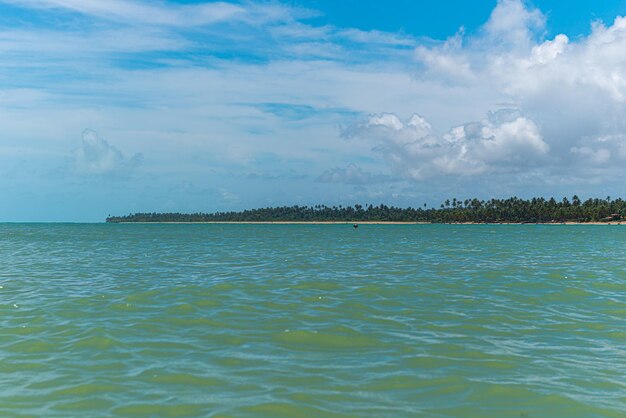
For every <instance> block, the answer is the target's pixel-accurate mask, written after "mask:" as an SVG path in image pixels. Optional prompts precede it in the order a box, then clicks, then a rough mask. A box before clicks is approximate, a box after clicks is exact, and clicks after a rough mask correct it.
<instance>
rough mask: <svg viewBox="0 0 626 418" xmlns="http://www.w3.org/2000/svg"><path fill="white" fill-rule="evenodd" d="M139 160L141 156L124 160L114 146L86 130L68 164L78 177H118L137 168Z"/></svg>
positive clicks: (137, 155) (136, 155)
mask: <svg viewBox="0 0 626 418" xmlns="http://www.w3.org/2000/svg"><path fill="white" fill-rule="evenodd" d="M141 158H142V156H141V154H135V155H134V156H133V157H132V158H126V157H125V156H124V155H123V154H122V152H121V151H120V150H118V149H117V148H116V147H115V146H113V145H111V144H109V143H108V142H107V141H105V140H104V139H102V138H100V137H99V136H98V134H97V133H96V132H94V131H92V130H89V129H87V130H85V131H84V132H83V140H82V144H81V146H80V147H79V148H76V149H75V150H74V151H72V153H71V155H70V158H69V160H68V163H69V166H70V168H71V169H72V170H73V171H74V172H75V173H77V174H80V175H90V176H104V175H120V174H128V173H129V172H130V170H132V169H134V168H135V167H137V165H138V164H139V163H140V162H141Z"/></svg>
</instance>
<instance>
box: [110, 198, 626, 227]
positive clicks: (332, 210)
mask: <svg viewBox="0 0 626 418" xmlns="http://www.w3.org/2000/svg"><path fill="white" fill-rule="evenodd" d="M625 218H626V201H624V200H622V199H614V200H612V199H611V197H610V196H609V197H607V198H606V199H587V200H585V201H584V202H583V201H581V200H580V199H579V198H578V196H573V197H572V199H571V200H569V199H568V198H563V199H561V200H556V199H554V198H550V199H545V198H541V197H539V198H532V199H528V200H525V199H520V198H517V197H511V198H509V199H490V200H479V199H466V200H459V199H452V200H446V201H445V202H443V203H442V204H441V206H440V207H439V208H428V207H426V205H424V206H423V207H420V208H412V207H408V208H398V207H394V206H387V205H383V204H381V205H378V206H374V205H371V204H370V205H365V206H362V205H359V204H357V205H354V206H342V205H339V206H332V207H329V206H326V205H315V206H297V205H296V206H280V207H269V208H260V209H250V210H244V211H240V212H215V213H188V214H187V213H134V214H129V215H126V216H109V217H107V218H106V222H108V223H149V222H154V223H162V222H172V223H176V222H180V223H183V222H184V223H202V222H268V223H269V222H311V223H314V222H398V223H400V222H425V223H564V222H575V223H592V222H619V221H621V220H622V219H625Z"/></svg>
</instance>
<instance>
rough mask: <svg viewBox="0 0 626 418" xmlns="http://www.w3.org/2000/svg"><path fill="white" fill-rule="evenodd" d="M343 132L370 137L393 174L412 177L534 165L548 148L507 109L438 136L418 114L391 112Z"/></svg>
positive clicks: (536, 132)
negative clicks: (404, 116) (402, 115)
mask: <svg viewBox="0 0 626 418" xmlns="http://www.w3.org/2000/svg"><path fill="white" fill-rule="evenodd" d="M345 134H346V135H347V136H352V137H358V138H365V139H369V140H371V141H373V142H374V144H375V150H377V151H378V152H379V153H381V154H382V155H383V156H384V157H385V159H386V160H387V161H389V162H390V164H391V165H392V167H393V168H394V169H395V170H396V171H397V172H398V173H399V174H401V175H404V176H406V177H409V178H412V179H415V180H423V179H427V178H431V177H437V176H441V175H465V176H467V175H478V174H485V173H489V172H499V173H502V172H505V173H506V172H516V171H519V170H521V169H523V168H525V167H529V166H533V165H536V164H538V163H539V162H540V161H542V160H543V159H545V156H546V154H547V152H548V151H549V146H548V145H547V144H546V143H545V142H544V140H543V138H542V137H541V134H540V133H539V129H538V127H537V125H536V124H535V123H534V122H533V121H532V120H530V119H528V118H527V117H524V116H522V115H521V114H519V112H517V111H515V110H510V109H503V110H500V111H498V112H495V113H491V114H489V116H488V117H487V118H486V119H484V120H482V121H479V122H470V123H467V124H465V125H461V126H457V127H454V128H452V129H451V130H450V131H449V132H447V133H445V134H443V135H441V134H438V133H437V132H436V131H435V130H434V129H433V128H432V127H431V125H430V124H429V123H428V122H427V121H426V120H425V119H424V118H423V117H421V116H418V115H413V116H412V117H410V118H409V119H408V120H406V121H404V122H403V121H401V120H400V118H399V117H398V116H396V115H395V114H383V115H375V116H371V117H370V118H369V119H368V120H367V121H366V122H364V123H361V124H359V125H357V126H354V127H352V128H350V129H349V130H347V131H346V132H345Z"/></svg>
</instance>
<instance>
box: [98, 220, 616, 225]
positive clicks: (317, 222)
mask: <svg viewBox="0 0 626 418" xmlns="http://www.w3.org/2000/svg"><path fill="white" fill-rule="evenodd" d="M110 223H114V224H142V225H148V224H159V225H163V224H179V225H193V224H211V225H213V224H215V225H219V224H226V225H355V224H356V225H494V226H495V225H622V222H620V221H613V222H491V223H483V222H399V221H206V222H178V221H175V222H167V221H165V222H162V221H161V222H110ZM624 225H626V223H624Z"/></svg>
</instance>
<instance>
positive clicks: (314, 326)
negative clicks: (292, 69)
mask: <svg viewBox="0 0 626 418" xmlns="http://www.w3.org/2000/svg"><path fill="white" fill-rule="evenodd" d="M0 286H1V288H0V416H1V417H17V416H34V417H100V416H129V417H131V416H149V417H174V416H181V417H188V416H189V417H278V418H280V417H437V418H439V417H481V418H482V417H515V418H522V417H524V418H530V417H568V418H573V417H585V418H587V417H624V416H626V226H592V225H571V226H570V225H493V226H491V225H361V227H359V228H358V229H353V228H352V226H351V225H107V224H2V225H0Z"/></svg>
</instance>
